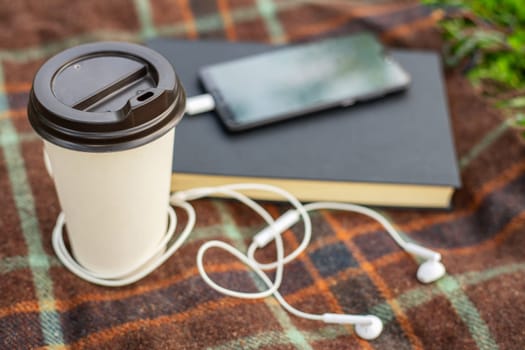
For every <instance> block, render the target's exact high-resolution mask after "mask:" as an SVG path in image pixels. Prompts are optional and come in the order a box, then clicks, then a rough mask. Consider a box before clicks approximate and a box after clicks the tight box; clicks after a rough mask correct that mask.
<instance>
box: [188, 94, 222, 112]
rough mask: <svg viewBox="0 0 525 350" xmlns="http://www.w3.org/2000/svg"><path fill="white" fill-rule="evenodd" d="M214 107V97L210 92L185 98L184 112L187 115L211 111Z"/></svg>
mask: <svg viewBox="0 0 525 350" xmlns="http://www.w3.org/2000/svg"><path fill="white" fill-rule="evenodd" d="M214 109H215V99H214V98H213V96H212V95H210V94H202V95H198V96H192V97H188V98H187V99H186V113H187V114H189V115H195V114H201V113H206V112H211V111H213V110H214Z"/></svg>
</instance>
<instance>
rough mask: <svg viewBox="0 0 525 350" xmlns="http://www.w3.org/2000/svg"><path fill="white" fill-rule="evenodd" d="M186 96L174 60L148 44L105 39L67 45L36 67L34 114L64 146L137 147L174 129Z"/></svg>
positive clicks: (48, 136)
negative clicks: (165, 56) (68, 47)
mask: <svg viewBox="0 0 525 350" xmlns="http://www.w3.org/2000/svg"><path fill="white" fill-rule="evenodd" d="M185 104H186V95H185V93H184V89H183V88H182V85H181V84H180V81H179V79H178V77H177V76H176V75H175V72H174V71H173V68H172V67H171V65H170V63H169V62H168V61H167V60H166V59H165V58H164V57H162V56H161V55H160V54H159V53H157V52H156V51H153V50H151V49H149V48H147V47H145V46H141V45H135V44H129V43H121V42H99V43H92V44H85V45H80V46H76V47H73V48H71V49H68V50H65V51H62V52H61V53H59V54H57V55H56V56H53V57H51V58H50V59H49V60H48V61H47V62H45V63H44V64H43V65H42V67H40V70H39V71H38V72H37V74H36V76H35V79H34V81H33V87H32V89H31V94H30V96H29V104H28V116H29V121H30V123H31V125H32V126H33V128H34V129H35V131H36V132H37V133H38V134H39V135H40V136H41V137H43V138H44V139H45V140H47V141H49V142H51V143H54V144H56V145H58V146H61V147H65V148H69V149H73V150H78V151H86V152H110V151H120V150H125V149H130V148H134V147H138V146H141V145H144V144H146V143H148V142H151V141H153V140H155V139H157V138H158V137H160V136H162V135H164V134H165V133H167V132H168V131H169V130H170V129H171V128H173V127H174V126H175V125H176V124H177V123H178V122H179V120H180V119H181V118H182V115H183V114H184V109H185Z"/></svg>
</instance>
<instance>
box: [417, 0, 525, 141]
mask: <svg viewBox="0 0 525 350" xmlns="http://www.w3.org/2000/svg"><path fill="white" fill-rule="evenodd" d="M423 2H424V3H426V4H429V5H432V6H439V7H443V8H446V10H447V11H446V12H447V13H448V15H447V16H446V17H445V18H444V19H443V20H442V21H441V23H440V25H441V28H442V30H443V36H444V39H445V42H446V44H445V47H444V57H445V63H446V64H447V65H449V66H453V67H458V68H460V69H462V71H463V72H464V73H465V74H466V75H467V76H468V78H469V79H470V81H471V82H472V83H473V84H474V86H475V87H476V88H477V89H479V90H480V92H481V93H482V94H484V95H486V96H487V97H489V98H490V99H491V100H493V101H494V104H495V106H496V107H498V108H501V109H502V111H503V112H504V113H505V114H506V115H507V116H508V118H509V119H510V122H511V123H512V125H514V126H515V128H517V129H519V130H521V133H522V136H523V137H525V4H524V3H523V0H423Z"/></svg>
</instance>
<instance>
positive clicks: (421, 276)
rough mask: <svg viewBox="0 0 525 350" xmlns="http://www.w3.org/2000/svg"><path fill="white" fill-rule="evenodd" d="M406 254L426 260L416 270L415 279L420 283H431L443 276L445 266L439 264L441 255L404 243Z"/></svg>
mask: <svg viewBox="0 0 525 350" xmlns="http://www.w3.org/2000/svg"><path fill="white" fill-rule="evenodd" d="M404 248H405V250H406V251H407V252H408V253H411V254H413V255H416V256H419V257H420V258H423V259H426V261H425V262H424V263H422V264H421V265H420V266H419V268H418V270H417V279H418V280H419V282H421V283H432V282H435V281H437V280H438V279H440V278H441V277H443V276H444V275H445V272H446V270H445V266H444V265H443V264H442V263H441V261H440V260H441V254H439V253H437V252H435V251H433V250H430V249H428V248H425V247H422V246H420V245H417V244H414V243H405V245H404Z"/></svg>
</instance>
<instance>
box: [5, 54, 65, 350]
mask: <svg viewBox="0 0 525 350" xmlns="http://www.w3.org/2000/svg"><path fill="white" fill-rule="evenodd" d="M3 82H4V78H3V70H2V66H1V64H0V84H3ZM8 109H9V104H8V103H7V98H6V96H5V94H4V93H0V111H6V110H8ZM0 144H1V145H2V151H3V154H4V158H5V160H6V163H7V170H8V176H9V180H10V182H11V186H12V189H13V194H14V199H15V204H16V207H17V211H18V217H19V218H20V221H21V225H22V231H23V234H24V239H25V242H26V245H27V248H28V256H27V263H28V265H29V267H30V269H31V274H32V276H33V282H34V285H35V290H36V296H37V298H38V305H39V310H40V322H41V327H42V332H43V335H44V339H45V342H46V344H48V345H51V346H54V345H62V344H64V340H63V336H62V328H61V325H60V319H59V316H58V313H57V312H56V310H55V300H54V295H53V281H52V279H51V278H50V276H49V267H50V261H49V258H48V256H47V255H46V254H45V252H44V249H43V247H42V241H41V234H40V228H39V225H38V218H37V215H36V211H35V205H34V202H33V196H32V194H31V193H32V191H31V188H30V187H29V185H28V182H27V175H26V170H25V169H26V166H25V164H24V159H23V157H22V154H21V153H20V149H19V141H18V134H17V132H16V130H15V128H14V127H13V124H12V122H11V120H9V119H3V120H0Z"/></svg>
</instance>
